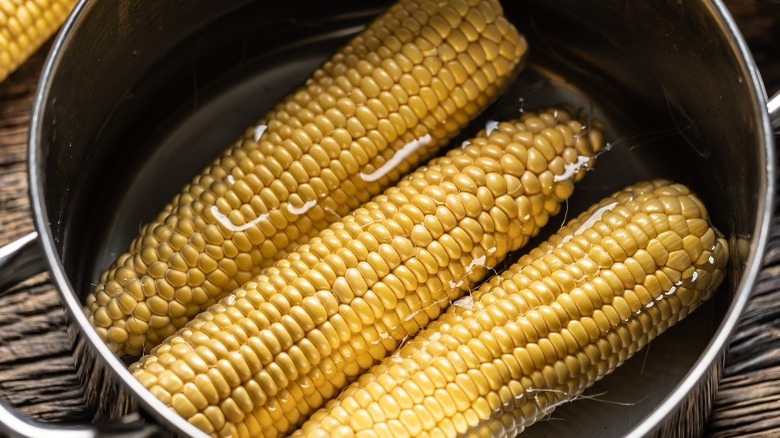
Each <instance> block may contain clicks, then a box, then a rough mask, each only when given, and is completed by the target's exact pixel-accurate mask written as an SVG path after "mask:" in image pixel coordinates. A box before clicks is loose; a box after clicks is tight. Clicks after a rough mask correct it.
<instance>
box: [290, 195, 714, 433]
mask: <svg viewBox="0 0 780 438" xmlns="http://www.w3.org/2000/svg"><path fill="white" fill-rule="evenodd" d="M727 260H728V250H727V244H726V241H725V240H724V239H722V238H719V237H718V235H717V233H716V232H715V230H714V229H713V228H712V227H711V226H710V225H709V223H708V218H707V214H706V211H705V209H704V206H703V205H702V203H701V202H700V201H699V199H698V198H696V196H695V195H693V194H692V193H691V192H690V191H689V190H688V189H687V188H685V187H684V186H681V185H677V184H671V183H669V182H667V181H653V182H649V183H640V184H637V185H635V186H632V187H629V188H627V189H625V190H623V191H621V192H618V193H616V194H615V195H613V196H611V197H608V198H606V199H605V200H603V201H601V202H600V203H599V204H597V205H595V206H593V207H592V208H591V209H590V210H589V211H587V212H586V213H584V214H582V215H581V216H580V217H579V218H578V219H576V220H573V221H571V222H570V223H569V224H568V225H567V226H565V227H563V228H562V229H561V230H560V231H559V232H558V233H557V234H556V235H554V236H553V237H551V238H550V239H549V240H548V241H547V242H546V243H544V244H542V245H541V246H540V247H538V248H537V249H535V250H533V251H531V252H530V253H529V254H528V255H526V256H524V257H522V258H521V259H520V260H519V262H518V263H516V264H515V265H513V266H512V267H511V268H510V269H509V270H507V271H506V272H505V273H504V274H502V275H501V276H498V277H494V278H492V279H491V280H490V281H489V282H487V283H485V284H484V285H483V286H482V287H480V288H479V289H478V290H477V291H476V292H475V293H474V294H473V296H472V297H471V298H470V299H469V301H468V303H465V302H463V301H461V302H460V303H455V305H454V306H452V307H450V308H449V309H448V310H447V312H446V313H444V314H443V315H442V316H441V317H440V318H439V319H438V320H437V321H435V322H433V323H431V324H430V325H429V326H428V327H427V328H426V329H424V330H423V331H422V332H420V334H419V335H418V336H417V337H415V338H414V339H413V340H410V341H409V342H407V343H406V345H405V346H404V347H403V348H401V349H400V350H398V351H396V352H395V353H394V354H393V355H391V356H389V357H388V358H386V359H384V360H383V361H382V362H381V363H380V364H379V365H377V366H375V367H373V368H372V369H371V370H370V371H369V372H367V373H365V374H364V375H363V376H361V377H360V379H359V380H358V381H357V382H356V383H354V384H353V385H351V386H350V387H349V388H348V389H346V390H345V391H344V392H343V393H342V394H341V395H340V396H339V397H338V399H336V400H333V401H332V402H330V403H328V405H327V406H326V407H325V408H324V409H322V410H320V411H318V412H317V413H316V414H314V415H313V416H312V418H311V420H310V421H309V422H307V423H306V424H305V425H304V426H303V427H302V429H301V430H300V431H299V432H298V433H297V436H323V437H324V436H343V437H350V436H357V437H387V436H397V437H403V436H408V437H416V436H456V435H464V434H465V435H471V436H515V435H516V434H517V433H519V432H522V430H523V429H524V428H525V427H527V426H529V425H530V424H532V423H534V422H535V421H536V420H537V419H539V418H541V417H542V416H545V415H547V414H549V413H550V412H551V411H552V410H553V409H554V408H555V407H556V406H558V405H560V404H561V403H565V402H567V401H569V400H572V399H573V398H575V397H576V396H578V395H579V394H581V393H582V392H583V391H584V390H585V389H586V388H588V387H589V386H590V385H592V384H593V383H594V382H595V381H597V380H599V379H601V378H602V377H603V376H604V375H606V374H608V373H610V372H612V371H613V370H614V369H615V368H616V367H618V366H619V365H620V364H622V363H623V362H624V361H625V360H626V359H628V358H629V357H631V356H632V355H633V354H634V353H636V352H637V351H638V350H640V349H641V348H642V347H643V346H644V345H646V344H647V343H648V342H650V341H651V340H653V339H654V338H655V337H656V336H658V335H659V334H661V333H663V332H664V331H665V330H666V329H667V328H669V327H670V326H672V325H673V324H675V323H676V322H677V321H679V320H681V319H682V318H684V317H685V316H686V315H688V313H689V312H691V311H692V310H694V309H695V308H697V307H698V306H699V305H700V304H701V303H702V302H703V301H704V300H706V299H708V298H709V297H710V295H711V294H712V292H713V291H714V290H715V288H717V286H718V285H719V283H720V282H721V280H722V278H723V275H724V271H723V269H724V267H725V265H726V263H727Z"/></svg>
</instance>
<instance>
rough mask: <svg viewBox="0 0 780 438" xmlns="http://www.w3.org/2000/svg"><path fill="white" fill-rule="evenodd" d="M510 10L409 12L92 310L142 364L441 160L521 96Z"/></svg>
mask: <svg viewBox="0 0 780 438" xmlns="http://www.w3.org/2000/svg"><path fill="white" fill-rule="evenodd" d="M501 14H502V11H501V7H500V5H499V4H498V2H497V1H496V0H491V1H479V2H477V1H472V2H471V4H469V3H467V2H465V1H458V0H452V1H448V2H432V1H423V2H417V1H414V0H402V1H401V2H399V3H397V4H396V5H394V6H393V7H391V8H390V9H389V10H388V11H387V12H386V13H385V14H383V15H382V16H380V17H379V18H378V19H377V20H376V21H375V22H374V23H373V24H372V25H371V26H369V27H368V28H367V29H366V30H365V31H363V32H362V33H361V34H360V35H359V36H357V37H356V38H354V39H353V40H352V41H351V42H350V43H349V44H348V45H347V46H346V47H345V48H343V49H342V50H341V51H340V52H339V53H338V54H336V55H335V56H334V57H333V58H332V59H331V60H330V61H329V62H327V63H325V64H324V66H323V67H322V68H321V69H319V70H318V71H316V72H315V73H314V74H313V77H312V78H311V79H310V80H309V81H308V82H307V83H306V85H305V86H304V87H303V88H301V89H299V90H298V91H296V92H294V93H293V94H291V95H290V96H289V97H287V98H286V99H285V100H284V101H283V102H282V103H281V104H279V105H278V106H277V107H276V108H275V109H274V110H273V111H272V112H271V113H270V114H268V115H267V116H266V118H265V121H264V122H262V124H261V125H258V127H257V128H254V129H251V128H250V129H249V130H248V131H247V133H246V134H245V136H244V137H243V138H242V139H241V140H240V141H239V142H238V143H236V144H234V145H233V147H232V148H231V149H229V150H228V151H227V152H226V153H225V154H224V155H223V156H222V157H220V158H219V159H218V160H217V161H216V162H215V163H213V164H212V165H211V166H210V167H209V168H207V169H206V170H205V171H204V172H203V173H202V174H201V175H200V176H198V177H196V178H195V180H194V181H193V182H192V183H191V184H190V185H188V186H187V187H185V189H184V191H183V192H182V193H181V194H180V195H178V196H177V197H176V198H175V199H174V200H173V202H172V203H171V204H169V205H168V206H167V208H166V209H165V211H164V212H163V213H162V214H160V215H159V216H158V218H157V219H156V221H154V222H152V223H151V224H149V225H147V226H146V227H145V228H144V229H143V230H142V232H141V236H140V237H138V238H137V239H135V241H133V243H132V244H131V247H130V250H129V252H127V253H125V254H123V255H122V256H121V257H119V258H118V260H117V261H116V262H115V263H114V265H113V266H112V267H111V268H110V269H109V270H108V271H106V272H104V273H103V274H102V275H101V277H100V282H99V284H98V285H97V287H96V288H95V289H94V290H93V291H92V293H91V294H90V295H89V296H88V298H87V313H88V315H89V318H90V321H91V322H92V324H93V325H94V326H95V327H96V328H97V331H98V333H99V334H100V336H101V337H102V338H103V339H104V340H105V341H106V343H107V344H108V345H109V346H111V348H112V350H113V351H114V352H115V353H116V354H117V355H124V354H128V355H139V354H141V352H142V351H148V350H149V349H151V348H152V347H154V346H156V345H157V344H159V343H160V342H161V341H162V340H163V339H165V338H166V337H168V336H170V335H172V334H173V333H174V332H175V331H176V329H178V328H181V327H182V326H184V324H186V323H187V321H189V320H190V319H191V318H192V317H194V316H195V315H197V314H198V313H200V312H201V311H203V310H205V309H207V308H208V306H210V305H211V304H214V303H215V302H216V301H217V300H218V299H219V298H221V297H223V296H225V295H226V294H227V293H229V292H231V291H232V290H234V289H235V288H237V287H238V286H240V285H241V284H243V283H244V282H246V281H248V280H250V279H251V278H252V277H254V276H255V275H258V274H259V273H260V271H261V270H262V269H263V268H264V267H267V266H269V265H271V264H272V262H273V261H274V260H275V259H279V258H281V257H282V256H283V255H285V254H286V253H287V252H288V251H291V250H293V249H294V248H295V247H297V245H299V244H301V243H304V242H306V241H308V240H309V239H310V238H311V237H313V236H315V235H316V234H317V233H318V232H319V231H321V230H323V229H325V228H326V227H327V226H328V225H329V224H330V223H332V222H334V221H335V220H337V219H338V218H340V217H341V216H343V215H346V214H347V213H349V212H350V211H351V210H353V209H355V208H357V207H358V206H359V205H360V203H362V202H365V201H368V200H369V199H370V198H371V196H373V195H376V194H378V193H380V192H381V190H382V189H383V188H385V187H387V186H388V185H390V184H391V183H393V182H395V181H397V180H398V179H399V178H400V177H401V175H403V174H404V173H405V172H407V171H409V170H410V169H411V168H413V167H414V166H416V165H417V164H418V163H419V162H420V161H421V160H423V159H424V158H426V157H427V156H430V155H432V154H433V153H434V152H435V151H436V150H437V149H438V148H439V147H440V146H442V145H444V144H445V143H446V142H447V140H448V139H450V138H452V137H453V136H455V135H456V134H457V133H458V131H459V130H460V129H461V128H462V127H463V126H464V125H465V124H466V123H467V122H468V121H469V120H470V119H471V118H472V117H473V116H474V115H476V114H477V113H479V112H480V111H481V110H482V109H483V108H484V107H485V106H486V105H487V104H488V103H490V102H491V101H492V100H493V98H494V97H495V96H496V95H497V94H498V93H499V92H500V91H501V90H502V89H503V88H505V86H506V85H507V83H508V82H509V79H510V78H511V76H512V74H513V72H514V71H515V69H516V67H517V66H518V64H519V62H520V61H521V59H522V58H523V57H524V55H525V53H526V48H527V46H526V43H525V40H524V39H523V38H522V37H521V36H520V35H519V34H518V33H517V31H516V30H515V29H514V27H513V26H512V25H511V24H510V23H509V22H508V21H507V20H506V19H505V18H504V17H503V16H502V15H501Z"/></svg>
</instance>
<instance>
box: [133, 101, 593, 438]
mask: <svg viewBox="0 0 780 438" xmlns="http://www.w3.org/2000/svg"><path fill="white" fill-rule="evenodd" d="M600 142H601V140H600V132H599V131H598V130H595V129H594V130H589V131H587V132H586V131H583V130H582V125H581V124H580V123H579V122H577V121H574V120H571V119H570V116H569V115H568V114H567V113H565V112H563V111H557V110H556V111H548V112H543V113H539V114H538V115H537V114H533V113H529V114H526V115H524V116H523V117H522V118H521V120H520V121H516V122H514V123H501V124H499V125H498V126H497V127H495V129H492V130H491V131H490V132H487V130H483V131H482V132H481V133H480V134H478V136H477V137H476V138H474V139H472V140H470V142H467V143H465V146H464V147H463V148H456V149H454V150H451V151H450V152H449V153H448V154H447V155H446V156H444V157H441V158H437V159H434V160H432V161H431V162H430V163H429V165H428V166H427V167H426V168H423V169H420V170H417V171H416V172H414V173H412V174H411V175H410V176H409V177H408V178H405V179H403V180H402V181H401V182H400V183H399V184H398V185H397V186H396V187H393V188H390V189H388V190H387V191H386V192H385V193H384V194H383V195H380V196H377V197H376V198H374V199H373V200H372V201H371V202H369V203H367V204H365V205H364V206H363V207H361V208H358V209H357V210H355V211H354V212H353V213H352V214H351V215H349V216H347V217H345V218H344V219H343V220H342V221H340V222H337V223H335V224H333V225H332V226H331V227H330V228H329V229H327V230H325V231H323V232H322V233H320V235H319V236H318V237H316V238H314V239H313V240H312V241H311V242H310V243H309V244H307V245H303V246H302V247H300V248H299V249H298V251H297V252H295V253H292V254H290V255H288V257H287V258H286V259H284V260H281V261H279V262H278V263H277V264H276V265H275V266H273V267H271V268H269V269H267V270H266V271H265V272H264V273H263V274H262V275H260V276H258V277H257V278H256V279H254V280H253V281H251V282H249V283H247V284H246V285H244V286H243V287H242V288H240V289H238V290H237V291H236V292H235V293H234V294H232V295H230V296H229V297H227V298H225V299H223V300H222V301H221V302H220V303H218V304H217V305H214V306H212V307H211V308H210V309H209V310H208V311H206V312H204V313H202V314H201V315H199V316H198V317H197V318H196V319H194V320H193V321H192V322H191V323H189V324H188V325H187V326H186V327H185V328H184V329H182V330H180V331H179V332H178V333H177V335H176V336H174V337H172V338H169V339H168V340H166V342H165V343H164V344H162V345H160V346H159V347H157V348H156V349H155V350H154V351H153V352H152V354H151V355H149V356H145V357H144V358H142V359H141V361H140V362H138V363H136V364H134V365H133V366H132V367H131V371H132V372H133V373H134V375H135V377H136V378H137V379H138V380H139V381H140V382H141V383H142V384H143V385H145V386H146V387H147V388H149V389H150V391H151V392H152V393H153V394H155V395H156V396H157V397H158V398H160V399H161V400H162V401H164V402H165V403H167V404H168V405H169V406H171V407H172V408H173V409H174V410H175V411H176V412H178V413H179V414H180V415H181V416H182V417H184V418H187V419H188V420H189V421H190V422H192V423H193V424H195V425H197V426H198V427H200V428H201V429H203V430H204V431H206V432H209V433H212V434H217V435H227V436H229V435H238V436H259V435H264V436H278V435H281V434H285V433H287V432H289V431H291V430H292V429H293V427H294V426H295V425H297V424H299V423H300V422H301V421H302V420H304V419H305V418H306V416H307V415H308V414H309V413H311V412H313V411H314V410H315V409H316V408H318V407H319V406H321V405H322V404H323V403H324V402H325V401H327V400H328V399H329V398H331V397H333V396H334V395H336V394H337V393H338V391H339V390H340V389H341V388H343V387H345V386H346V385H347V384H348V383H349V381H350V380H351V379H353V378H354V377H356V376H358V375H359V374H360V373H361V372H362V371H364V370H366V369H368V368H369V367H370V366H371V365H372V364H373V363H374V362H375V361H377V360H379V359H381V358H382V357H384V356H385V355H386V354H387V353H388V352H389V351H392V350H393V349H394V348H395V347H396V346H397V345H398V344H399V343H400V342H401V341H402V340H403V339H405V338H406V337H408V336H410V335H413V334H414V333H415V332H416V331H417V330H418V329H419V328H420V327H424V326H425V325H426V324H427V323H428V322H429V321H431V320H433V319H435V318H436V317H437V316H438V315H439V314H440V313H441V312H442V311H443V309H444V308H446V307H447V305H448V304H449V303H450V301H451V300H453V299H457V298H458V297H460V296H461V295H462V294H463V293H464V292H465V291H468V290H469V288H470V287H472V286H473V285H474V284H475V283H476V282H477V281H478V280H480V278H481V277H482V276H483V274H484V273H485V272H486V271H487V270H488V269H489V266H495V264H496V263H497V262H498V261H499V260H500V259H501V258H502V257H504V256H505V255H506V254H507V252H508V251H511V250H514V249H517V248H519V247H520V246H522V245H524V244H525V243H526V242H527V241H528V239H529V238H530V237H531V236H534V235H536V234H537V233H538V231H539V229H540V227H542V226H544V225H545V224H546V222H547V221H548V218H549V216H550V215H552V214H555V213H557V212H558V211H559V209H560V205H561V202H563V201H564V200H565V199H566V198H568V196H570V194H571V193H572V191H573V188H574V181H575V180H576V179H579V178H580V177H581V176H582V175H583V174H584V172H585V169H584V168H582V166H583V164H586V163H590V159H589V157H592V155H593V153H594V151H596V150H598V149H599V148H600Z"/></svg>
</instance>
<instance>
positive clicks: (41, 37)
mask: <svg viewBox="0 0 780 438" xmlns="http://www.w3.org/2000/svg"><path fill="white" fill-rule="evenodd" d="M76 1H77V0H0V81H2V80H4V79H5V78H6V77H7V76H8V75H9V74H11V72H13V71H14V70H16V68H17V67H18V66H19V65H20V64H21V63H22V62H24V61H25V60H26V59H27V58H28V57H29V56H30V55H32V54H33V52H35V51H36V50H37V49H38V47H40V46H41V44H43V43H44V42H45V41H46V40H47V39H48V38H49V37H50V36H52V34H54V32H56V31H57V29H59V27H60V26H61V25H62V23H63V22H64V21H65V18H67V16H68V14H69V13H70V11H71V10H72V9H73V6H75V5H76Z"/></svg>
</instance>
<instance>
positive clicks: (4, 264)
mask: <svg viewBox="0 0 780 438" xmlns="http://www.w3.org/2000/svg"><path fill="white" fill-rule="evenodd" d="M46 269H47V266H46V262H45V257H44V256H43V251H42V250H41V247H40V244H39V242H38V233H36V232H32V233H30V234H28V235H26V236H24V237H22V238H20V239H18V240H16V241H14V242H11V243H9V244H7V245H5V246H3V247H0V295H3V294H5V293H6V292H7V291H8V290H9V289H10V288H11V287H12V286H14V285H16V284H18V283H20V282H22V281H24V280H26V279H28V278H30V277H32V276H33V275H36V274H40V273H43V272H46ZM158 432H159V430H158V428H157V427H156V426H154V425H150V424H146V423H145V422H144V421H143V420H142V419H141V417H140V416H138V415H137V414H134V415H131V416H128V417H124V418H122V419H121V420H119V421H118V422H117V423H116V424H106V425H96V424H85V425H72V426H71V425H60V424H46V423H41V422H39V421H35V420H33V419H30V418H26V417H24V416H23V415H21V414H19V413H18V412H16V410H15V409H13V408H12V407H11V406H10V405H8V403H6V402H5V401H3V400H1V399H0V436H8V437H13V438H51V437H57V438H98V437H109V438H145V437H151V436H155V435H156V434H157V433H158Z"/></svg>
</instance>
